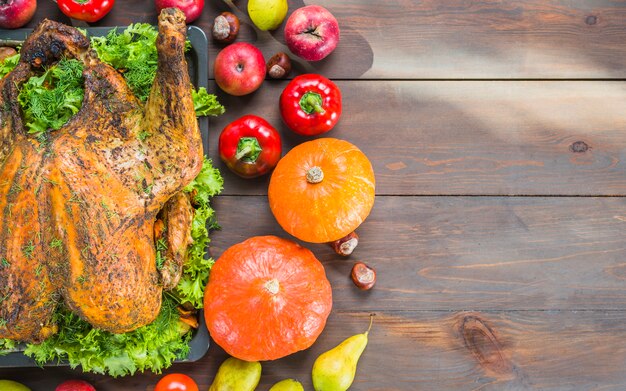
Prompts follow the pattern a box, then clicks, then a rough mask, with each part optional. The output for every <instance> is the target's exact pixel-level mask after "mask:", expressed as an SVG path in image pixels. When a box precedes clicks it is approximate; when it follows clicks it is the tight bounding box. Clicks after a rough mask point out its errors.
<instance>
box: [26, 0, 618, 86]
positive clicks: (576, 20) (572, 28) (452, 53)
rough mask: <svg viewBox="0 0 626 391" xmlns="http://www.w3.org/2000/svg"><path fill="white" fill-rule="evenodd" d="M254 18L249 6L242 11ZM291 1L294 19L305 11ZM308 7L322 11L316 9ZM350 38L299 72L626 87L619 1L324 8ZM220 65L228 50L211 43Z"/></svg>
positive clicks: (124, 11) (138, 12)
mask: <svg viewBox="0 0 626 391" xmlns="http://www.w3.org/2000/svg"><path fill="white" fill-rule="evenodd" d="M206 4H207V5H206V9H205V11H204V14H203V15H202V17H201V18H200V19H199V20H198V21H197V22H195V24H196V25H198V26H200V27H202V28H203V29H204V30H205V31H207V32H209V31H210V26H211V23H212V21H213V18H215V16H217V14H218V13H219V12H221V11H224V10H230V7H229V6H228V5H226V3H224V2H223V1H208V2H207V3H206ZM236 4H237V7H238V8H239V11H238V12H239V13H240V15H242V16H243V17H245V16H246V15H247V11H246V10H247V1H245V0H239V1H237V2H236ZM304 4H305V3H304V1H303V0H290V1H289V7H290V12H292V11H293V10H295V9H297V8H299V7H301V6H303V5H304ZM307 4H312V3H311V2H307ZM315 4H320V5H323V6H325V7H327V8H328V9H330V10H331V11H332V12H333V13H334V14H335V15H336V17H337V18H338V20H339V23H340V26H341V29H342V40H341V42H340V44H339V47H338V48H337V50H336V51H335V53H333V54H332V55H331V56H330V57H328V58H327V59H326V60H324V61H321V62H318V63H315V64H312V65H308V66H306V67H305V66H299V67H298V71H305V70H313V71H316V72H320V73H323V74H325V75H327V76H329V77H332V78H344V79H353V78H359V77H361V78H385V79H389V78H391V79H396V78H402V79H410V78H419V79H430V78H437V79H448V78H461V79H463V78H480V79H490V78H503V79H508V78H524V79H528V78H555V79H561V78H624V77H626V44H624V42H626V28H625V27H626V4H624V3H623V2H616V1H610V0H598V1H587V0H573V1H563V0H549V1H543V0H524V1H519V0H506V1H499V2H493V1H487V0H482V1H479V0H476V1H469V2H468V1H464V0H452V1H445V2H441V1H435V0H429V1H403V0H389V1H384V2H381V1H377V0H348V1H316V2H315ZM39 7H40V10H39V11H38V13H37V17H36V18H35V20H34V21H33V22H32V23H31V26H32V25H33V24H34V23H35V22H36V21H37V20H41V19H42V18H43V17H54V18H57V17H59V16H60V13H59V12H58V11H57V7H56V5H55V4H54V3H53V2H50V1H46V2H39ZM155 20H156V12H155V11H154V4H153V2H147V1H142V0H126V1H123V2H117V3H116V5H115V8H114V9H113V10H112V12H111V14H110V15H108V16H107V17H105V18H104V19H103V20H101V21H100V22H98V23H97V24H96V25H104V26H107V25H125V24H128V23H131V22H137V21H145V22H151V23H153V22H154V21H155ZM240 40H242V41H246V42H253V43H255V44H256V45H258V46H259V47H260V48H261V49H262V50H263V52H264V54H265V56H266V57H267V58H269V56H271V55H272V54H273V53H275V52H277V51H279V50H284V49H285V46H284V39H283V32H282V26H281V28H279V30H277V31H276V32H273V33H267V32H260V31H257V30H255V29H254V28H253V27H252V26H251V25H250V24H249V22H245V21H244V24H243V27H242V29H241V35H240ZM210 49H211V58H214V56H215V54H216V53H217V51H218V50H219V49H220V46H218V45H214V44H211V45H210Z"/></svg>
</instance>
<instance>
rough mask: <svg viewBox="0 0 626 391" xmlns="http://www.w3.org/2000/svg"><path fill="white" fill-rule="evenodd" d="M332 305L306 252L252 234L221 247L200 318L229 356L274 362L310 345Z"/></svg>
mask: <svg viewBox="0 0 626 391" xmlns="http://www.w3.org/2000/svg"><path fill="white" fill-rule="evenodd" d="M332 303H333V298H332V290H331V287H330V283H329V282H328V279H327V278H326V273H325V271H324V266H322V264H321V263H320V262H319V261H318V260H317V258H315V255H313V253H312V252H311V251H309V250H307V249H306V248H304V247H302V246H300V245H298V244H296V243H294V242H292V241H290V240H287V239H281V238H278V237H276V236H256V237H252V238H250V239H248V240H245V241H244V242H242V243H239V244H235V245H234V246H232V247H230V248H229V249H228V250H226V251H224V253H223V254H222V256H221V257H219V259H218V260H217V261H216V262H215V265H213V268H212V269H211V276H210V277H209V283H208V284H207V287H206V290H205V294H204V316H205V320H206V323H207V327H208V329H209V331H210V333H211V337H212V338H213V340H214V341H215V342H216V343H217V344H218V345H219V346H221V347H222V348H223V349H224V350H225V351H226V352H227V353H228V354H230V355H231V356H233V357H236V358H239V359H241V360H246V361H264V360H275V359H278V358H281V357H284V356H287V355H289V354H292V353H295V352H297V351H300V350H303V349H307V348H308V347H310V346H311V345H312V344H313V342H315V340H316V339H317V337H318V336H319V335H320V334H321V332H322V330H323V329H324V326H325V325H326V319H327V318H328V315H329V314H330V311H331V308H332Z"/></svg>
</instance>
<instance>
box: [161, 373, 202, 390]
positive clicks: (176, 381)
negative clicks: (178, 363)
mask: <svg viewBox="0 0 626 391" xmlns="http://www.w3.org/2000/svg"><path fill="white" fill-rule="evenodd" d="M154 391H198V385H197V384H196V382H195V381H193V379H192V378H190V377H189V376H187V375H183V374H182V373H171V374H169V375H167V376H165V377H163V378H162V379H161V380H159V382H158V383H157V385H156V388H155V389H154Z"/></svg>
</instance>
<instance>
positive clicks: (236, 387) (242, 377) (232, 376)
mask: <svg viewBox="0 0 626 391" xmlns="http://www.w3.org/2000/svg"><path fill="white" fill-rule="evenodd" d="M259 380H261V364H260V363H258V362H249V361H243V360H239V359H238V358H234V357H229V358H227V359H226V360H225V361H224V362H223V363H222V365H220V368H219V369H218V370H217V375H215V379H213V384H211V387H210V388H209V391H254V389H255V388H256V386H258V385H259Z"/></svg>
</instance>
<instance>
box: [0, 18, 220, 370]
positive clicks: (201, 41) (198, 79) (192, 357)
mask: <svg viewBox="0 0 626 391" xmlns="http://www.w3.org/2000/svg"><path fill="white" fill-rule="evenodd" d="M125 28H126V26H118V27H91V28H86V29H85V30H86V31H87V34H88V35H89V36H96V37H100V36H104V35H107V34H108V33H109V31H111V30H113V29H117V30H118V31H123V30H124V29H125ZM32 31H33V30H32V29H18V30H2V29H0V40H19V41H23V40H24V39H26V37H27V36H28V35H29V34H30V33H31V32H32ZM187 39H189V41H190V42H191V49H190V50H189V51H188V52H187V53H186V58H187V65H188V68H189V76H190V78H191V82H192V83H193V85H194V86H195V87H196V88H200V87H205V88H207V89H208V84H209V73H208V72H209V71H208V64H209V43H208V41H207V37H206V34H204V31H202V30H201V29H200V28H198V27H196V26H189V27H187ZM198 125H199V127H200V133H201V134H202V144H203V146H204V151H205V154H206V152H207V151H208V150H209V119H208V117H201V118H198ZM198 321H199V326H198V329H197V330H196V331H195V334H194V335H193V338H192V339H191V341H190V342H189V354H188V355H187V357H186V358H184V359H182V360H176V361H175V362H190V361H197V360H199V359H200V358H202V357H203V356H204V355H205V354H206V352H207V351H208V350H209V342H210V339H209V332H208V330H207V327H206V323H205V321H204V314H203V312H202V310H200V312H199V314H198ZM67 365H68V363H67V362H63V361H61V362H51V363H48V364H46V365H45V366H67ZM38 366H39V365H37V363H36V362H35V361H34V360H33V359H31V358H30V357H28V356H25V355H24V354H22V351H21V350H19V347H18V350H17V351H15V352H11V353H9V354H7V355H5V356H0V368H16V367H38Z"/></svg>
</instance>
